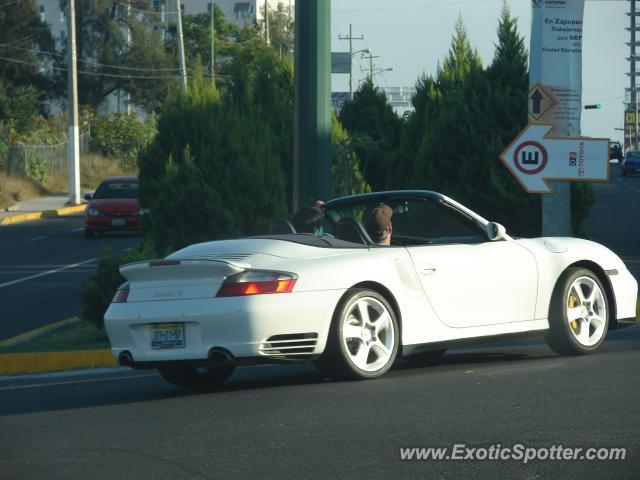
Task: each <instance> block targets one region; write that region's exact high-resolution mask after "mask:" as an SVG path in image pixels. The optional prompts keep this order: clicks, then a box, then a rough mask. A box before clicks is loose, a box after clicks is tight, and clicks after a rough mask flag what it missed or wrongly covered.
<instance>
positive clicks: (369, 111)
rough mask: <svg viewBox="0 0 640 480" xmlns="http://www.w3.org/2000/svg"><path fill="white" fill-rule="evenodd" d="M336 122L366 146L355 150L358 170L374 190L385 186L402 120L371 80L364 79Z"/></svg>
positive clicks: (357, 147) (398, 139) (345, 104)
mask: <svg viewBox="0 0 640 480" xmlns="http://www.w3.org/2000/svg"><path fill="white" fill-rule="evenodd" d="M340 122H341V123H342V125H343V126H344V127H345V128H346V129H347V131H348V132H349V134H350V135H351V136H353V137H366V138H368V139H370V140H371V142H372V143H371V142H369V143H368V144H362V143H361V144H360V145H357V146H355V151H356V155H357V156H358V159H359V161H360V170H361V172H362V174H363V176H364V178H365V179H366V181H367V183H369V184H370V185H371V187H372V188H373V189H374V190H384V189H385V188H387V187H388V186H389V183H390V181H389V175H390V172H391V170H392V169H393V166H392V165H391V164H390V162H391V157H392V152H394V151H395V149H396V148H397V146H398V144H399V141H400V131H401V128H402V120H401V119H400V118H399V117H398V115H396V113H395V112H394V111H393V108H392V107H391V105H389V103H388V102H387V97H386V96H385V94H384V92H383V91H382V90H380V89H378V88H377V87H376V86H375V85H374V84H373V80H372V79H371V77H369V78H367V79H366V80H365V81H364V82H363V83H362V85H360V88H358V90H357V91H356V92H355V94H354V96H353V100H348V101H346V102H345V103H344V105H343V106H342V109H341V110H340Z"/></svg>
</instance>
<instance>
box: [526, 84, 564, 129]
mask: <svg viewBox="0 0 640 480" xmlns="http://www.w3.org/2000/svg"><path fill="white" fill-rule="evenodd" d="M528 102H529V121H530V122H532V123H545V121H546V120H547V119H548V117H549V115H550V114H551V112H553V110H554V109H555V108H556V107H557V106H558V101H557V100H556V98H555V97H554V96H553V94H552V93H551V92H550V91H549V90H547V89H546V88H544V85H542V83H540V82H536V83H534V84H533V85H532V86H531V88H530V89H529V97H528Z"/></svg>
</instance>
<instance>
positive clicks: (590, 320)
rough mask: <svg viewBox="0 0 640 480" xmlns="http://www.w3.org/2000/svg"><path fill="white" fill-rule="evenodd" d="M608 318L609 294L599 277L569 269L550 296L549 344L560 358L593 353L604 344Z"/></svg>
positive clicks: (581, 269) (580, 270)
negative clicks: (561, 356)
mask: <svg viewBox="0 0 640 480" xmlns="http://www.w3.org/2000/svg"><path fill="white" fill-rule="evenodd" d="M609 315H610V309H609V303H608V300H607V294H606V291H605V289H604V287H603V286H602V283H601V282H600V280H599V279H598V277H597V276H596V275H595V274H594V273H593V272H592V271H590V270H587V269H584V268H569V269H567V270H566V271H565V272H564V273H563V274H562V276H561V277H560V279H559V280H558V283H557V285H556V288H555V290H554V292H553V295H552V297H551V306H550V308H549V333H548V334H547V336H546V341H547V343H548V344H549V346H550V347H551V348H552V349H553V350H554V351H555V352H556V353H559V354H561V355H580V354H584V353H590V352H593V351H595V350H597V349H598V347H599V346H600V345H601V344H602V342H603V341H604V338H605V336H606V334H607V329H608V327H609Z"/></svg>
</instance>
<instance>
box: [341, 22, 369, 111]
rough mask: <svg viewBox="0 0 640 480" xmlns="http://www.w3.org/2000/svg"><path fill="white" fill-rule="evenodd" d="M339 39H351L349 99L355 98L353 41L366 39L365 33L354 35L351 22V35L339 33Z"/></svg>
mask: <svg viewBox="0 0 640 480" xmlns="http://www.w3.org/2000/svg"><path fill="white" fill-rule="evenodd" d="M338 39H339V40H349V100H353V41H354V40H364V35H360V36H359V37H354V36H353V31H352V25H351V24H349V35H348V36H344V37H343V36H342V35H338Z"/></svg>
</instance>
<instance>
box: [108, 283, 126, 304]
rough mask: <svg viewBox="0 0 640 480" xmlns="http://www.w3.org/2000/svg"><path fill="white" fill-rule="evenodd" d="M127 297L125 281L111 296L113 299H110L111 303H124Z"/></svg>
mask: <svg viewBox="0 0 640 480" xmlns="http://www.w3.org/2000/svg"><path fill="white" fill-rule="evenodd" d="M127 298H129V284H128V283H125V284H124V285H122V286H121V287H120V288H119V289H118V291H117V292H116V294H115V295H114V296H113V300H111V303H126V302H127Z"/></svg>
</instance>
